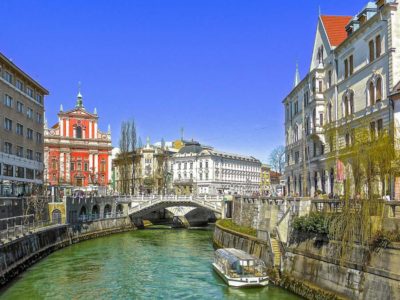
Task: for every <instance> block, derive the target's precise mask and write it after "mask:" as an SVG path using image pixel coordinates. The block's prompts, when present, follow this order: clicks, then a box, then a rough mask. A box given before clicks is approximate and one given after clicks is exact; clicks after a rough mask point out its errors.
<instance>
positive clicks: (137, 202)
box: [117, 195, 224, 218]
mask: <svg viewBox="0 0 400 300" xmlns="http://www.w3.org/2000/svg"><path fill="white" fill-rule="evenodd" d="M117 202H119V203H128V204H129V209H128V214H129V215H130V216H131V217H133V218H141V217H143V216H145V215H146V214H148V213H150V212H152V211H156V210H162V209H165V208H170V207H201V208H205V209H208V210H211V211H213V212H214V213H217V214H221V215H223V211H224V198H223V197H222V196H196V195H190V196H177V195H167V196H163V195H151V196H120V197H118V200H117Z"/></svg>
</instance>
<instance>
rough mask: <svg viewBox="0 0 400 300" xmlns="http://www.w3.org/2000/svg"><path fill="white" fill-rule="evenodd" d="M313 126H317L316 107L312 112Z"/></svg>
mask: <svg viewBox="0 0 400 300" xmlns="http://www.w3.org/2000/svg"><path fill="white" fill-rule="evenodd" d="M312 122H313V124H312V127H313V128H314V129H315V127H316V126H317V111H316V109H315V108H314V110H313V112H312Z"/></svg>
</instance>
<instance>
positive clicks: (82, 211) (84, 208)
mask: <svg viewBox="0 0 400 300" xmlns="http://www.w3.org/2000/svg"><path fill="white" fill-rule="evenodd" d="M86 214H87V213H86V206H82V208H81V210H80V212H79V215H80V216H83V215H86Z"/></svg>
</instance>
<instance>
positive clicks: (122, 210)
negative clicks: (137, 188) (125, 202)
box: [115, 203, 124, 215]
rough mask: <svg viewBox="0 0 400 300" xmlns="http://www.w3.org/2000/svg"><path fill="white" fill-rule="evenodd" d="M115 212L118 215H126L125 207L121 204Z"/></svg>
mask: <svg viewBox="0 0 400 300" xmlns="http://www.w3.org/2000/svg"><path fill="white" fill-rule="evenodd" d="M115 212H116V214H117V215H122V214H123V213H124V207H123V206H122V204H121V203H118V204H117V207H116V209H115Z"/></svg>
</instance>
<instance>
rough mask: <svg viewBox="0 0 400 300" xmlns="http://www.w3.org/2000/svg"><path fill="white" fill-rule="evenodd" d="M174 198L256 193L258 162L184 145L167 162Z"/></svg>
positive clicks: (193, 144) (258, 185)
mask: <svg viewBox="0 0 400 300" xmlns="http://www.w3.org/2000/svg"><path fill="white" fill-rule="evenodd" d="M171 168H172V170H171V171H172V174H173V184H174V187H175V192H176V193H177V194H191V193H198V194H210V195H217V194H253V193H257V192H259V189H260V173H261V162H260V161H259V160H257V159H255V158H254V157H249V156H242V155H238V154H230V153H225V152H220V151H216V150H214V149H213V148H211V147H206V146H201V145H200V144H199V143H197V142H186V144H185V146H184V147H182V148H181V149H180V150H179V152H178V153H176V154H175V155H173V156H172V158H171Z"/></svg>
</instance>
